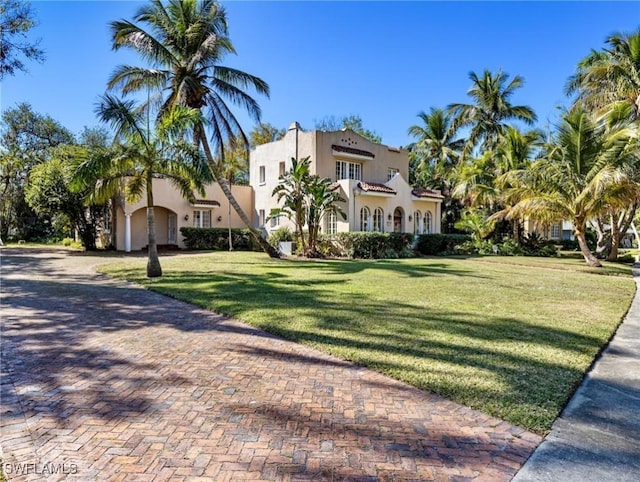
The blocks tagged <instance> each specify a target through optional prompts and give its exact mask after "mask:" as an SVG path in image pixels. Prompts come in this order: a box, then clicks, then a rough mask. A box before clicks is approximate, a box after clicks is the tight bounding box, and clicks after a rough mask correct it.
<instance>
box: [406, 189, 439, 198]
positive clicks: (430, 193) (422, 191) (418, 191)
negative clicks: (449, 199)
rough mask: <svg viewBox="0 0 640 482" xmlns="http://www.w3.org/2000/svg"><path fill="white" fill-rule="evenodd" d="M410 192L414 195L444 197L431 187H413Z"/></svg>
mask: <svg viewBox="0 0 640 482" xmlns="http://www.w3.org/2000/svg"><path fill="white" fill-rule="evenodd" d="M411 194H413V195H414V196H415V197H431V198H438V199H444V196H443V195H442V194H440V193H439V192H438V191H434V190H432V189H414V190H413V191H411Z"/></svg>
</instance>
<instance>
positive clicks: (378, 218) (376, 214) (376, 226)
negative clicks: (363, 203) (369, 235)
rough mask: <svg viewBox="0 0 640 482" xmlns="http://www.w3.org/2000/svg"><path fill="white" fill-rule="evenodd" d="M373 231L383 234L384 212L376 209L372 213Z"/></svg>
mask: <svg viewBox="0 0 640 482" xmlns="http://www.w3.org/2000/svg"><path fill="white" fill-rule="evenodd" d="M373 230H374V231H379V232H381V233H384V211H383V210H382V208H376V209H375V211H373Z"/></svg>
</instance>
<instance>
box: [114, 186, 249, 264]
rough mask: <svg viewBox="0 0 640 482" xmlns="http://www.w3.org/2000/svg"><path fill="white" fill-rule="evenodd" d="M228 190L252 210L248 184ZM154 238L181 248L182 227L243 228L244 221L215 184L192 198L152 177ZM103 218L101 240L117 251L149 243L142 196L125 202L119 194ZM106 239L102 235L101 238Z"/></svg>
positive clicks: (145, 210)
mask: <svg viewBox="0 0 640 482" xmlns="http://www.w3.org/2000/svg"><path fill="white" fill-rule="evenodd" d="M231 191H232V193H233V195H234V197H235V198H236V200H237V201H238V203H239V204H240V207H242V209H243V210H244V211H245V213H247V214H248V213H251V212H252V211H253V190H252V189H251V187H250V186H235V185H234V186H231ZM153 198H154V215H155V223H156V242H157V244H158V246H159V247H168V248H184V247H185V245H184V240H183V238H182V235H181V234H180V228H182V227H197V228H228V227H229V224H230V225H231V227H232V228H243V227H244V224H243V223H242V221H241V220H240V217H239V216H238V215H237V214H236V212H235V211H234V210H233V208H232V209H231V210H229V203H228V201H227V198H226V197H225V195H224V193H223V192H222V190H221V189H220V186H218V184H210V185H208V186H207V188H206V191H205V195H204V196H201V195H200V194H199V193H196V194H195V199H194V200H193V201H189V200H187V199H184V198H183V197H182V196H181V195H180V192H179V191H178V190H177V189H176V188H175V187H174V186H173V185H172V184H171V183H170V182H169V181H168V180H166V179H162V178H155V179H154V180H153ZM110 213H111V217H110V218H109V217H108V218H107V219H106V222H105V226H104V230H103V231H104V232H103V234H102V236H101V237H102V238H103V241H102V243H103V244H105V245H106V244H108V240H109V239H110V241H111V244H112V245H113V247H114V248H115V249H117V250H119V251H126V252H129V251H139V250H142V249H145V248H146V247H147V245H148V235H147V201H146V196H142V197H141V199H140V200H139V201H138V202H135V203H128V202H126V201H125V200H124V198H123V197H122V196H120V197H119V198H118V199H117V200H116V201H115V203H114V204H113V208H112V210H111V211H110ZM105 237H106V238H107V239H104V238H105Z"/></svg>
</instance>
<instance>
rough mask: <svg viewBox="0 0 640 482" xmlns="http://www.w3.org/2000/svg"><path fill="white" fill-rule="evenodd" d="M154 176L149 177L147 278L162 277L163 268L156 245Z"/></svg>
mask: <svg viewBox="0 0 640 482" xmlns="http://www.w3.org/2000/svg"><path fill="white" fill-rule="evenodd" d="M152 182H153V176H152V175H151V174H149V175H148V176H147V234H148V237H149V246H148V255H149V256H148V258H147V277H148V278H158V277H160V276H162V267H161V266H160V259H159V258H158V245H157V244H156V218H155V213H154V209H153V190H152V187H151V183H152Z"/></svg>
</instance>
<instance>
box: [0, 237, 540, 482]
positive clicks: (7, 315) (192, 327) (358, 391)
mask: <svg viewBox="0 0 640 482" xmlns="http://www.w3.org/2000/svg"><path fill="white" fill-rule="evenodd" d="M96 262H98V258H92V257H90V256H80V255H70V254H64V253H62V252H55V251H54V252H36V251H9V250H6V249H4V250H3V252H2V305H1V315H2V410H1V417H2V418H1V430H2V432H1V442H2V457H3V465H4V469H5V472H6V475H7V478H8V480H10V481H12V480H64V479H68V480H113V481H124V480H131V481H151V480H152V481H157V482H160V481H165V480H176V481H178V480H207V481H212V480H215V481H227V480H234V481H236V480H239V481H242V480H294V481H295V480H330V481H331V480H334V481H337V480H348V481H386V480H389V481H391V480H438V481H440V480H455V481H463V480H490V481H506V480H510V479H511V478H512V477H513V475H514V474H515V473H516V471H517V470H518V469H519V467H520V466H521V465H522V464H523V463H524V461H525V460H526V459H527V458H528V457H529V455H530V454H531V453H532V451H533V450H534V448H535V447H536V446H537V445H538V443H539V442H540V437H539V436H537V435H534V434H531V433H528V432H526V431H524V430H522V429H520V428H517V427H514V426H512V425H510V424H507V423H506V422H503V421H501V420H498V419H496V418H492V417H490V416H488V415H486V414H484V413H481V412H478V411H474V410H471V409H469V408H466V407H463V406H460V405H458V404H455V403H453V402H451V401H448V400H445V399H442V398H440V397H437V396H434V395H431V394H428V393H424V392H422V391H420V390H417V389H415V388H412V387H409V386H407V385H405V384H403V383H400V382H397V381H394V380H392V379H390V378H388V377H385V376H383V375H381V374H378V373H375V372H373V371H370V370H367V369H364V368H361V367H357V366H354V365H352V364H350V363H347V362H344V361H341V360H338V359H336V358H333V357H331V356H327V355H324V354H321V353H320V352H317V351H315V350H313V349H311V348H308V347H304V346H301V345H298V344H296V343H292V342H288V341H284V340H281V339H279V338H276V337H273V336H270V335H267V334H266V333H264V332H262V331H260V330H256V329H254V328H251V327H249V326H247V325H245V324H242V323H240V322H238V321H236V320H232V319H225V318H223V317H221V316H219V315H216V314H213V313H211V312H208V311H205V310H201V309H197V308H194V307H193V306H191V305H188V304H185V303H182V302H179V301H176V300H172V299H170V298H167V297H163V296H161V295H158V294H154V293H152V292H149V291H147V290H144V289H141V288H139V287H136V286H134V285H131V284H129V283H125V282H121V281H115V280H109V279H108V278H106V277H104V276H101V275H98V274H95V272H94V270H93V268H92V265H94V264H95V263H96ZM327 309H331V308H330V307H327Z"/></svg>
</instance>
